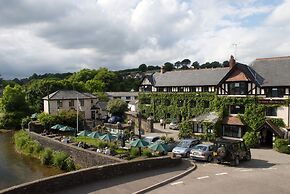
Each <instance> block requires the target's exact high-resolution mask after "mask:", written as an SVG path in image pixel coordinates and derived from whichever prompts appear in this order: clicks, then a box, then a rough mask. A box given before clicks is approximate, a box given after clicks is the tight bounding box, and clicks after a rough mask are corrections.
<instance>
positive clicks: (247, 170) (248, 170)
mask: <svg viewBox="0 0 290 194" xmlns="http://www.w3.org/2000/svg"><path fill="white" fill-rule="evenodd" d="M240 171H241V172H251V171H253V169H243V170H240Z"/></svg>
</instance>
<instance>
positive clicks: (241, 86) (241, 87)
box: [228, 82, 248, 95]
mask: <svg viewBox="0 0 290 194" xmlns="http://www.w3.org/2000/svg"><path fill="white" fill-rule="evenodd" d="M228 88H229V91H228V93H229V94H230V95H245V94H247V91H248V85H247V83H246V82H232V83H229V84H228Z"/></svg>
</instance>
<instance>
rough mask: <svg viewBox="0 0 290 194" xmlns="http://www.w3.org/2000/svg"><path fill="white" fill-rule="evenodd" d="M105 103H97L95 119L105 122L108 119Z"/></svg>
mask: <svg viewBox="0 0 290 194" xmlns="http://www.w3.org/2000/svg"><path fill="white" fill-rule="evenodd" d="M107 104H108V103H107V102H101V101H100V102H98V103H97V105H96V118H97V119H100V120H105V119H106V118H107V117H108V111H107Z"/></svg>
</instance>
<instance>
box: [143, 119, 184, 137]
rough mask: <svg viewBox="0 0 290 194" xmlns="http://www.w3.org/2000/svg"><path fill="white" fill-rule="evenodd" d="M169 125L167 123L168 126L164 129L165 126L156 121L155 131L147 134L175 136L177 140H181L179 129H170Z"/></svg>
mask: <svg viewBox="0 0 290 194" xmlns="http://www.w3.org/2000/svg"><path fill="white" fill-rule="evenodd" d="M168 126H169V125H168V124H167V125H166V128H165V129H164V128H163V126H160V123H154V124H153V128H154V129H153V131H152V133H146V134H145V136H160V137H161V136H166V137H173V138H174V139H175V140H179V138H178V133H179V130H172V129H169V127H168Z"/></svg>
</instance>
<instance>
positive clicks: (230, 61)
mask: <svg viewBox="0 0 290 194" xmlns="http://www.w3.org/2000/svg"><path fill="white" fill-rule="evenodd" d="M229 65H230V68H233V67H234V66H235V65H236V60H235V58H234V56H233V55H231V58H230V60H229Z"/></svg>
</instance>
